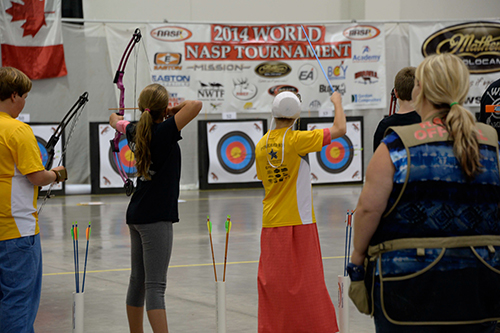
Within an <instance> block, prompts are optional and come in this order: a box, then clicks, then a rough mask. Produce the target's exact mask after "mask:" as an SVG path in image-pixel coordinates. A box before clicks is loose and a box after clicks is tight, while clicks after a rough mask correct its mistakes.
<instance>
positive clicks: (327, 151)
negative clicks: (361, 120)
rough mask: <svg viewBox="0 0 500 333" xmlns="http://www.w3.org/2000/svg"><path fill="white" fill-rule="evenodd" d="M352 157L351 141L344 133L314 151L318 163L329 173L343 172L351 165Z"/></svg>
mask: <svg viewBox="0 0 500 333" xmlns="http://www.w3.org/2000/svg"><path fill="white" fill-rule="evenodd" d="M353 157H354V149H353V146H352V141H351V139H349V137H347V136H345V135H344V136H342V137H340V138H337V139H335V140H333V141H332V143H330V144H329V145H328V146H325V147H323V149H322V150H321V151H320V152H317V153H316V158H317V159H318V163H319V165H320V166H321V168H323V170H325V171H326V172H329V173H341V172H343V171H344V170H346V169H347V168H348V167H349V165H351V163H352V159H353Z"/></svg>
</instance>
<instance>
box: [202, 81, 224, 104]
mask: <svg viewBox="0 0 500 333" xmlns="http://www.w3.org/2000/svg"><path fill="white" fill-rule="evenodd" d="M200 86H201V88H200V89H198V99H199V100H200V101H221V100H223V99H224V93H225V91H224V86H223V85H222V84H221V83H218V82H207V83H205V82H202V81H200Z"/></svg>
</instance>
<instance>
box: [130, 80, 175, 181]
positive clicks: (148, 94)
mask: <svg viewBox="0 0 500 333" xmlns="http://www.w3.org/2000/svg"><path fill="white" fill-rule="evenodd" d="M168 99H169V96H168V92H167V89H165V87H163V86H162V85H160V84H156V83H155V84H150V85H148V86H147V87H146V88H144V89H143V90H142V91H141V94H140V95H139V101H138V102H139V109H140V110H141V111H142V114H141V118H140V119H139V122H138V123H137V127H136V133H135V166H136V169H137V176H139V177H143V178H144V179H146V180H150V179H151V175H150V173H149V167H150V166H151V149H150V146H151V137H152V135H153V133H152V130H153V124H154V123H155V122H157V121H159V120H160V119H163V118H164V116H165V112H166V110H167V108H168Z"/></svg>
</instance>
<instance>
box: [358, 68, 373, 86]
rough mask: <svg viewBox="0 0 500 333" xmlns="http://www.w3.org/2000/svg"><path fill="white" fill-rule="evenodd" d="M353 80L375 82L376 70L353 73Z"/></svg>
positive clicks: (365, 82)
mask: <svg viewBox="0 0 500 333" xmlns="http://www.w3.org/2000/svg"><path fill="white" fill-rule="evenodd" d="M354 81H355V82H356V83H364V84H368V83H376V82H378V76H377V72H375V71H361V72H357V73H355V74H354Z"/></svg>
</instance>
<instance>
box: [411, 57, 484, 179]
mask: <svg viewBox="0 0 500 333" xmlns="http://www.w3.org/2000/svg"><path fill="white" fill-rule="evenodd" d="M415 78H416V79H417V80H418V81H419V83H420V87H421V91H420V93H419V94H418V96H416V98H415V101H414V103H415V106H416V108H417V109H420V108H421V106H422V105H423V103H424V100H427V101H429V102H430V103H431V104H432V105H433V106H434V108H435V109H437V110H441V112H440V113H439V115H440V116H441V118H442V119H443V122H444V125H445V126H446V129H447V131H448V133H449V135H450V138H451V139H452V140H453V153H454V155H455V157H456V158H457V160H458V162H459V163H460V166H461V168H462V171H463V172H464V174H465V177H466V179H467V180H472V179H474V177H475V176H476V175H478V174H479V173H480V172H481V167H482V166H481V163H480V158H481V156H480V153H479V141H478V131H477V128H476V126H475V119H474V117H473V115H472V113H470V112H469V111H468V110H467V109H465V108H464V107H463V106H462V104H463V103H464V102H465V98H466V97H467V94H468V92H469V70H468V69H467V67H466V66H465V64H464V63H463V61H462V60H461V59H460V58H459V57H457V56H456V55H453V54H450V53H443V54H439V55H438V54H435V55H431V56H429V57H427V58H425V59H424V61H422V63H421V64H420V65H419V66H418V68H417V70H416V72H415Z"/></svg>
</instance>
